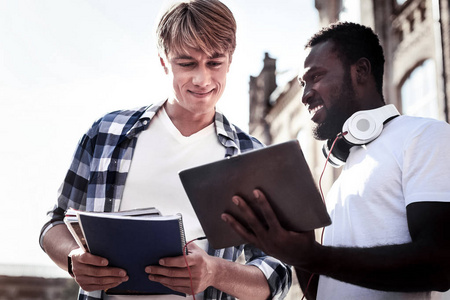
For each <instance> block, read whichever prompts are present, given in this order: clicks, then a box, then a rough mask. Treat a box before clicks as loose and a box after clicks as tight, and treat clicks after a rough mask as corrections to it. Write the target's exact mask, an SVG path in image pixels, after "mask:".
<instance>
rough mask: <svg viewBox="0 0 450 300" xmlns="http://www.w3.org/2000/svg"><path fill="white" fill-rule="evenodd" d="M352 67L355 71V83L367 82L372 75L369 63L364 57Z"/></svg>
mask: <svg viewBox="0 0 450 300" xmlns="http://www.w3.org/2000/svg"><path fill="white" fill-rule="evenodd" d="M354 67H355V71H356V82H357V83H358V84H362V83H365V82H367V80H369V78H370V77H371V75H372V65H371V64H370V61H369V60H368V59H367V58H365V57H361V58H360V59H358V61H357V62H356V63H355V64H354Z"/></svg>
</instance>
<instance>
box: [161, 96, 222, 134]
mask: <svg viewBox="0 0 450 300" xmlns="http://www.w3.org/2000/svg"><path fill="white" fill-rule="evenodd" d="M177 108H178V107H177V106H176V105H174V104H171V103H170V101H168V102H166V104H165V105H164V109H165V110H166V113H167V115H168V116H169V118H170V120H171V121H172V123H173V125H174V126H175V127H176V128H177V129H178V131H179V132H180V133H181V134H182V135H183V136H191V135H193V134H194V133H197V132H199V131H200V130H202V129H204V128H206V127H208V126H209V125H210V124H211V123H213V122H214V116H215V111H211V112H209V113H206V114H194V113H192V112H190V111H187V110H182V109H177Z"/></svg>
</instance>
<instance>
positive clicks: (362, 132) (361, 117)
mask: <svg viewBox="0 0 450 300" xmlns="http://www.w3.org/2000/svg"><path fill="white" fill-rule="evenodd" d="M383 121H384V120H383ZM382 130H383V122H382V121H377V120H376V119H374V118H373V117H372V116H371V115H370V114H369V113H367V112H366V111H360V112H357V113H355V114H353V115H352V116H351V117H350V118H348V119H347V121H345V123H344V126H343V127H342V132H347V134H346V135H345V136H344V139H346V140H347V141H348V142H350V143H352V144H353V145H365V144H367V143H370V142H371V141H373V140H374V139H376V138H377V137H378V136H379V135H380V134H381V131H382Z"/></svg>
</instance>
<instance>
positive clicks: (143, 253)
mask: <svg viewBox="0 0 450 300" xmlns="http://www.w3.org/2000/svg"><path fill="white" fill-rule="evenodd" d="M64 222H65V223H66V225H67V228H68V229H69V231H70V232H71V233H72V235H73V237H74V239H75V240H76V242H77V244H78V246H79V247H80V248H83V249H84V250H85V251H86V252H90V253H92V254H94V255H98V256H101V257H105V258H107V259H108V261H109V265H110V266H114V267H119V268H122V269H125V270H126V271H127V274H128V276H129V280H128V281H126V282H123V283H121V284H120V285H118V286H117V287H115V288H112V289H109V290H108V291H107V293H108V294H133V295H153V294H176V295H184V294H182V293H179V292H176V291H173V290H172V289H169V288H168V287H165V286H163V285H162V284H160V283H158V282H154V281H150V280H149V279H148V274H147V273H146V272H145V267H146V266H150V265H158V261H159V259H160V258H163V257H173V256H180V255H183V247H184V245H185V236H184V229H183V221H182V218H181V215H173V216H162V215H161V214H160V212H159V211H158V210H157V209H155V208H146V209H136V210H131V211H121V212H115V213H97V212H82V211H77V210H73V209H69V210H68V211H67V212H66V217H65V218H64Z"/></svg>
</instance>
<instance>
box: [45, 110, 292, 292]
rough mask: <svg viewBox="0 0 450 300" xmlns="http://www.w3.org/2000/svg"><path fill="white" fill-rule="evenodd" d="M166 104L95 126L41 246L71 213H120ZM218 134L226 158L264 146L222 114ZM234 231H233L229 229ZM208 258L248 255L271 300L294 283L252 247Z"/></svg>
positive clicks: (112, 116) (284, 268)
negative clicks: (141, 151)
mask: <svg viewBox="0 0 450 300" xmlns="http://www.w3.org/2000/svg"><path fill="white" fill-rule="evenodd" d="M163 104H164V102H161V103H158V104H156V105H150V106H147V107H141V108H139V109H136V110H123V111H116V112H112V113H109V114H107V115H105V116H104V117H103V118H101V119H99V120H98V121H96V122H95V123H94V124H93V126H92V127H91V128H90V130H89V131H88V132H87V133H86V134H85V135H84V136H83V137H82V138H81V140H80V141H79V144H78V147H77V149H76V152H75V154H74V158H73V160H72V164H71V166H70V168H69V170H68V172H67V175H66V177H65V180H64V182H63V184H62V185H61V188H60V190H59V197H58V202H57V204H56V205H55V207H54V208H53V209H52V210H51V211H49V212H48V216H49V217H50V221H48V222H47V223H46V224H45V225H44V226H43V228H42V230H41V235H40V244H41V247H42V239H43V237H44V236H45V234H46V232H47V231H48V230H49V229H50V228H52V227H53V226H56V225H58V224H63V218H64V213H65V211H66V210H67V208H69V207H72V208H74V209H79V210H86V211H105V212H109V211H118V210H119V207H120V200H121V198H122V194H123V190H124V184H125V180H126V177H127V174H128V171H129V168H130V165H131V158H132V155H133V151H134V149H135V146H136V142H137V138H138V136H139V133H140V132H142V131H143V130H146V129H147V128H148V127H149V125H150V121H151V118H152V117H153V116H154V115H155V114H156V112H157V111H158V110H159V109H160V108H161V106H162V105H163ZM215 126H216V133H217V137H218V139H219V141H220V143H221V144H222V145H223V146H224V147H225V149H226V155H225V156H226V157H227V156H232V155H236V154H239V153H243V152H246V151H250V150H253V149H257V148H261V147H263V145H262V144H261V143H260V142H259V141H258V140H256V139H255V138H253V137H251V136H249V135H247V134H246V133H244V132H243V131H241V130H240V129H239V128H238V127H236V126H234V125H233V124H231V123H229V122H228V120H227V119H226V118H225V116H224V115H222V114H221V113H220V112H217V111H216V114H215ZM230 230H232V229H230ZM208 248H209V249H208V254H210V255H214V256H217V257H221V258H223V259H227V260H230V261H236V260H237V258H238V257H239V255H240V254H241V253H242V251H244V253H245V260H246V264H248V265H253V266H256V267H258V268H259V269H260V270H261V271H262V272H263V274H264V275H265V276H266V278H267V281H268V284H269V287H270V291H271V294H272V298H275V297H278V299H283V298H284V297H285V296H286V294H287V292H288V291H289V288H290V286H291V282H292V273H291V270H290V267H289V266H287V265H285V264H283V263H282V262H280V261H279V260H277V259H275V258H273V257H270V256H267V255H266V254H264V253H263V252H262V251H261V250H259V249H257V248H254V247H251V246H250V245H241V246H239V247H230V248H225V249H219V250H215V249H212V247H210V246H209V247H208ZM204 297H205V299H208V300H209V299H235V298H234V297H233V296H231V295H228V294H226V293H223V292H221V291H219V290H217V289H215V288H213V287H209V288H207V289H206V290H205V294H204ZM78 299H86V300H91V299H103V296H102V291H95V292H86V291H83V290H82V289H80V294H79V298H78Z"/></svg>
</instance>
